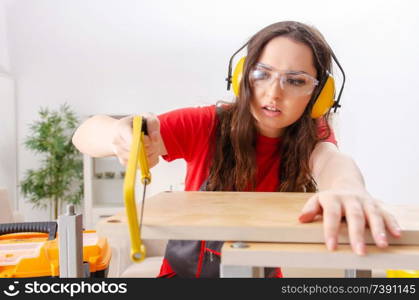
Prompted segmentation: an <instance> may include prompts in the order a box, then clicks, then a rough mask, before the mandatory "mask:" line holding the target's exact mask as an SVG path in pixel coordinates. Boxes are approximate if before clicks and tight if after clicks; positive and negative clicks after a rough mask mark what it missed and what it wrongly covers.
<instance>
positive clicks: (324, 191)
mask: <svg viewBox="0 0 419 300" xmlns="http://www.w3.org/2000/svg"><path fill="white" fill-rule="evenodd" d="M310 166H311V170H312V176H313V178H314V180H315V181H316V183H317V186H318V189H319V192H318V193H316V194H315V195H314V196H313V197H311V198H310V199H309V200H308V201H307V203H306V205H305V206H304V208H303V211H302V214H301V216H300V221H301V222H310V221H312V220H313V219H314V217H315V216H316V215H318V214H320V213H322V212H323V226H324V237H325V241H326V245H327V247H328V249H330V250H334V249H335V248H336V246H337V236H338V232H339V226H340V223H341V219H342V217H345V218H346V221H347V224H348V232H349V237H350V242H351V246H352V249H353V251H354V252H355V253H357V254H359V255H364V254H365V241H364V232H365V227H366V224H368V225H369V227H370V229H371V233H372V236H373V238H374V241H375V243H376V244H377V246H378V247H386V246H387V245H388V241H387V235H386V228H387V229H388V230H389V232H390V233H391V234H392V235H393V236H394V237H400V229H399V225H398V224H397V221H396V220H395V219H394V217H393V216H392V215H391V214H389V213H388V212H386V211H384V210H383V209H382V208H381V206H380V204H379V201H378V200H376V199H374V198H373V197H371V195H370V194H369V193H368V191H367V190H366V188H365V183H364V179H363V177H362V174H361V172H360V170H359V168H358V167H357V165H356V164H355V162H354V161H353V159H352V158H350V157H349V156H347V155H345V154H343V153H341V152H339V151H338V149H337V147H336V146H335V145H334V144H332V143H328V142H320V143H318V144H317V146H316V147H315V149H314V151H313V153H312V155H311V157H310Z"/></svg>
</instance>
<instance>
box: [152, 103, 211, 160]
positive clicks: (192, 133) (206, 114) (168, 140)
mask: <svg viewBox="0 0 419 300" xmlns="http://www.w3.org/2000/svg"><path fill="white" fill-rule="evenodd" d="M158 118H159V120H160V133H161V135H162V138H163V142H164V145H165V147H166V150H167V155H164V156H163V158H164V159H165V160H167V161H172V160H175V159H178V158H183V159H185V160H186V161H190V160H191V159H192V158H193V157H194V156H195V155H197V152H199V151H200V149H201V148H202V147H204V146H207V145H208V139H209V136H210V135H211V132H212V129H213V127H214V124H215V105H211V106H204V107H190V108H181V109H177V110H173V111H170V112H168V113H165V114H161V115H159V116H158Z"/></svg>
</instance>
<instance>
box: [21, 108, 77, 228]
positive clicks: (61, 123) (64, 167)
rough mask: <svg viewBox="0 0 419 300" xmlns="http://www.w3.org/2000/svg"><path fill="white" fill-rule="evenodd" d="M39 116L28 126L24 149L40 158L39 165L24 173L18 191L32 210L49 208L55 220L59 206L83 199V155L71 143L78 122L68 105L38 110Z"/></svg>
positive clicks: (75, 202)
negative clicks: (57, 108) (28, 131)
mask: <svg viewBox="0 0 419 300" xmlns="http://www.w3.org/2000/svg"><path fill="white" fill-rule="evenodd" d="M39 116H40V120H39V121H35V122H34V123H33V124H31V125H30V135H29V136H27V138H26V140H25V146H26V148H27V149H29V150H31V151H33V152H35V153H36V154H38V155H41V156H42V159H41V165H40V167H39V169H37V170H32V169H29V170H27V172H26V174H25V177H24V179H23V180H22V181H21V182H20V188H21V192H22V194H23V195H24V196H25V197H26V198H27V200H28V201H29V202H31V203H32V204H34V207H39V208H44V209H46V208H47V207H48V206H49V205H50V207H52V211H53V218H54V220H56V219H57V217H58V213H59V207H60V206H61V204H62V203H72V204H79V203H80V201H81V199H82V198H83V161H82V156H81V154H80V152H79V151H78V150H77V149H76V148H75V147H74V145H73V143H72V141H71V138H72V135H73V132H74V130H75V128H76V127H77V125H78V120H77V117H76V115H75V113H74V112H73V111H72V110H71V109H70V107H69V106H68V105H67V104H63V105H61V106H60V108H59V110H56V111H51V110H49V109H47V108H41V109H40V111H39Z"/></svg>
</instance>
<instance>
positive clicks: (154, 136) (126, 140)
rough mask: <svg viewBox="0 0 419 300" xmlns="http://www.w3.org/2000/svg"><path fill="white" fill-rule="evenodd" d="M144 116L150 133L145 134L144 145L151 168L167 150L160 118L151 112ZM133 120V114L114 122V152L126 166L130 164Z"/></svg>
mask: <svg viewBox="0 0 419 300" xmlns="http://www.w3.org/2000/svg"><path fill="white" fill-rule="evenodd" d="M142 116H143V117H145V118H146V120H147V131H148V135H144V146H145V150H146V153H147V159H148V165H149V168H152V167H154V166H155V165H157V163H158V162H159V156H160V155H165V154H166V153H167V152H166V148H165V146H164V143H163V139H162V137H161V135H160V121H159V119H158V118H157V117H156V116H155V115H153V114H151V113H148V114H142ZM132 121H133V116H128V117H125V118H122V119H119V120H118V121H117V122H116V123H115V124H114V127H113V132H112V148H113V152H114V154H115V155H116V157H118V159H119V162H120V163H121V164H122V165H124V166H126V165H127V164H128V158H129V153H130V149H131V144H132Z"/></svg>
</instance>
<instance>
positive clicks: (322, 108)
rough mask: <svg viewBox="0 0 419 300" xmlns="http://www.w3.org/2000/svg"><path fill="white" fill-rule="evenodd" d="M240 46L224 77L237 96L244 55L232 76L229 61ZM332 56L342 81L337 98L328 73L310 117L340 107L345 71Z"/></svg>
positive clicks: (331, 78)
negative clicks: (340, 73) (341, 75)
mask: <svg viewBox="0 0 419 300" xmlns="http://www.w3.org/2000/svg"><path fill="white" fill-rule="evenodd" d="M243 48H244V46H243V47H241V48H240V49H239V50H238V51H236V53H234V54H233V56H232V57H231V59H230V65H229V74H228V76H227V78H226V80H227V90H230V84H231V85H232V86H233V91H234V95H235V96H236V97H238V95H239V90H240V81H241V79H242V76H243V69H244V63H245V61H246V56H243V57H242V58H240V60H239V61H238V62H237V64H236V66H235V68H234V72H233V76H231V63H232V60H233V57H234V56H235V55H236V54H237V53H238V52H239V51H240V50H241V49H243ZM332 58H333V60H334V61H335V62H336V64H337V65H338V67H339V69H340V71H341V72H342V74H343V82H342V86H341V88H340V91H339V95H338V98H337V100H336V101H335V80H334V79H333V77H332V76H331V75H328V78H327V79H326V80H325V81H323V87H322V88H321V90H320V93H319V95H318V96H317V99H316V102H315V103H314V105H313V108H312V110H311V117H312V118H313V119H317V118H320V117H321V116H323V115H324V114H326V113H327V112H328V111H329V109H331V108H334V109H335V110H334V112H336V110H337V109H338V108H339V107H340V104H339V102H340V97H341V95H342V91H343V87H344V86H345V72H344V71H343V68H342V66H341V65H340V64H339V61H338V60H337V59H336V56H335V55H334V53H333V52H332Z"/></svg>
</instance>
